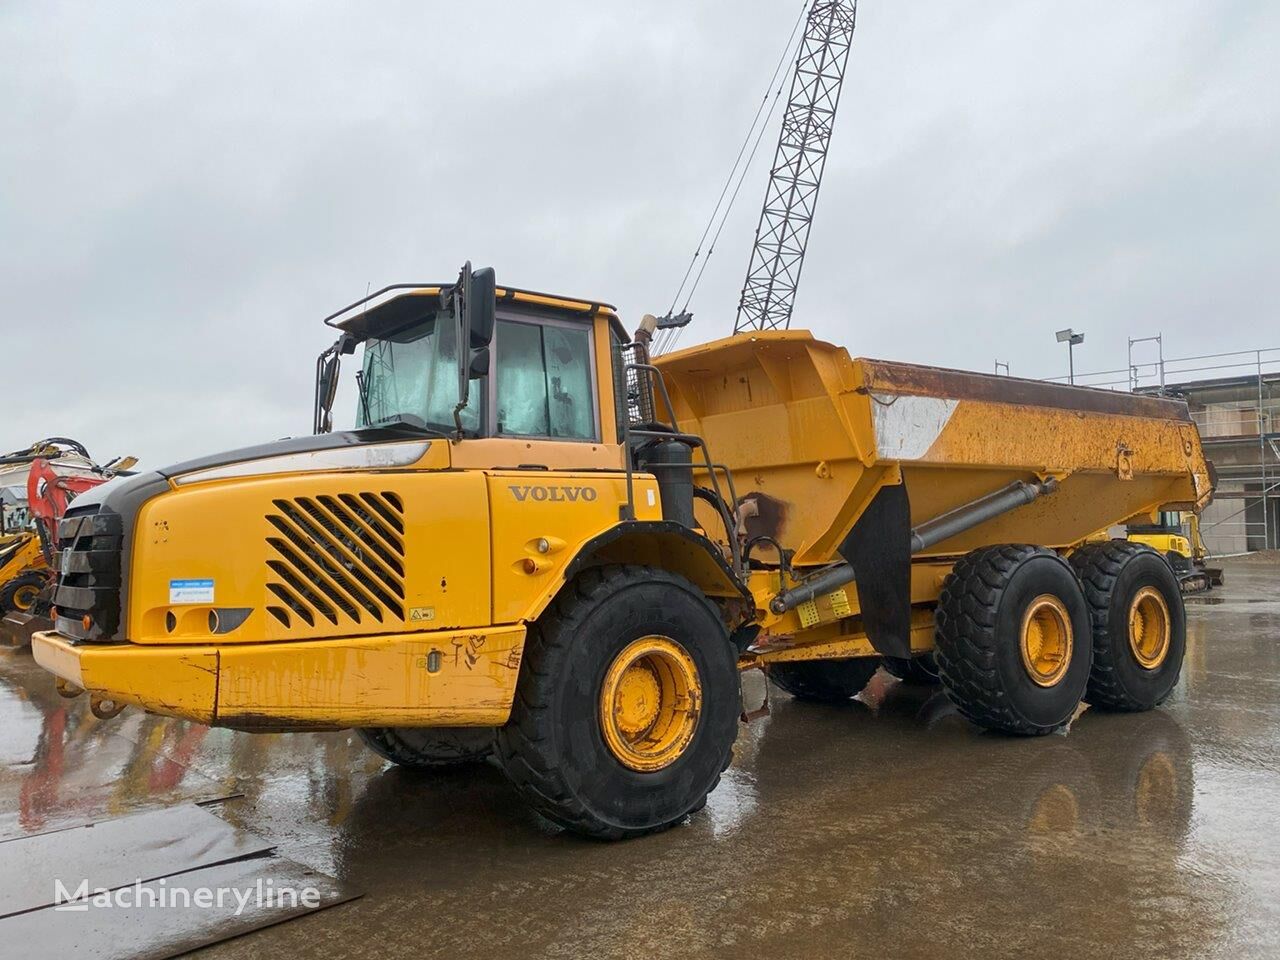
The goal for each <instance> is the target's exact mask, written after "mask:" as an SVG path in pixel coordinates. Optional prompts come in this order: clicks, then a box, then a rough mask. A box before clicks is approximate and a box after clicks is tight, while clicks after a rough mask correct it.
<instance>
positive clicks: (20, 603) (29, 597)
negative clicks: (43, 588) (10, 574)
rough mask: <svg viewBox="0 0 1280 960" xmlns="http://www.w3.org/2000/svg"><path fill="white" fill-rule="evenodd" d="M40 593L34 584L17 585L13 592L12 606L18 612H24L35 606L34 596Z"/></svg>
mask: <svg viewBox="0 0 1280 960" xmlns="http://www.w3.org/2000/svg"><path fill="white" fill-rule="evenodd" d="M39 595H40V588H39V587H37V586H34V585H28V584H24V585H22V586H20V587H18V589H17V590H15V591H14V593H13V606H14V608H15V609H16V610H17V611H18V612H19V613H26V612H27V611H28V610H30V609H31V608H32V607H33V606H35V602H36V597H38V596H39Z"/></svg>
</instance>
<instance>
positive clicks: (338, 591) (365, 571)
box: [266, 492, 404, 627]
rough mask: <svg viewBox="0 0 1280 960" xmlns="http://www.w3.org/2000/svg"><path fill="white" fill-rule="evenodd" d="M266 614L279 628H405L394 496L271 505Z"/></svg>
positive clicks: (399, 519)
mask: <svg viewBox="0 0 1280 960" xmlns="http://www.w3.org/2000/svg"><path fill="white" fill-rule="evenodd" d="M271 503H272V506H273V507H274V508H275V509H274V510H273V511H272V512H271V513H268V514H267V518H266V519H267V522H268V523H269V524H271V526H272V527H274V528H275V531H276V532H275V534H273V535H271V536H268V537H267V546H268V547H269V548H270V551H269V555H268V560H267V567H268V569H269V571H270V573H269V575H268V577H267V590H268V591H269V592H270V593H271V595H272V596H273V597H274V598H275V600H276V601H278V603H273V604H271V605H270V606H268V607H267V613H269V614H270V615H271V616H272V617H274V618H275V619H276V620H277V621H279V622H280V623H281V624H283V625H284V626H286V627H292V626H295V625H297V623H298V621H301V623H305V624H306V625H307V626H309V627H312V626H315V625H316V624H319V623H324V622H327V623H329V624H330V625H332V626H337V625H338V624H340V623H356V624H359V623H364V622H366V618H368V619H371V620H374V621H377V622H378V623H384V622H386V621H388V620H399V621H401V622H403V621H404V505H403V503H402V502H401V500H400V498H399V496H397V495H396V494H394V493H389V492H383V493H339V494H333V495H329V494H321V495H319V496H314V497H295V498H293V499H289V500H283V499H282V500H272V501H271Z"/></svg>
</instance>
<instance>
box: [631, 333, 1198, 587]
mask: <svg viewBox="0 0 1280 960" xmlns="http://www.w3.org/2000/svg"><path fill="white" fill-rule="evenodd" d="M656 365H657V366H658V368H659V369H660V370H661V373H662V376H663V379H664V381H665V383H666V385H667V388H668V390H669V392H670V395H671V400H672V404H673V406H674V408H675V411H674V412H675V415H676V417H677V419H678V422H679V426H680V428H681V429H682V430H685V431H688V432H691V433H697V434H701V435H702V436H703V437H704V438H705V439H706V441H707V444H708V446H709V448H710V450H711V453H712V455H713V456H714V457H715V459H716V460H717V461H719V462H721V463H723V464H725V465H726V466H727V467H728V468H729V470H730V471H731V472H732V473H733V477H734V481H735V485H736V488H737V493H738V496H739V497H740V498H742V499H744V500H748V501H755V504H754V506H753V507H752V508H751V511H750V512H753V513H754V514H755V515H754V517H752V518H751V519H750V520H749V521H748V532H749V533H750V534H751V535H752V536H757V535H767V536H772V537H775V538H776V539H778V540H779V541H780V542H781V544H782V545H783V546H784V547H786V548H788V549H791V550H794V551H796V556H795V561H796V563H798V564H814V563H825V562H828V561H831V560H833V559H837V555H836V546H837V545H838V544H839V543H840V542H841V540H842V539H843V538H844V537H845V535H846V534H847V533H848V532H849V530H850V529H851V528H852V526H853V524H854V522H855V521H856V520H857V518H858V516H859V515H860V514H861V512H862V510H863V508H864V507H865V506H866V505H867V503H869V502H870V500H871V498H872V497H873V496H874V495H875V493H876V491H877V490H879V489H880V487H881V486H883V485H885V484H887V483H897V482H898V481H899V479H901V481H902V482H903V483H905V485H906V489H907V494H908V497H909V499H910V504H911V522H912V524H913V525H916V524H919V523H922V522H923V521H926V520H929V519H932V518H934V517H937V516H939V515H941V514H943V513H946V512H947V511H949V510H952V509H955V508H957V507H960V506H961V505H963V504H966V503H969V502H971V501H973V500H975V499H977V498H979V497H982V496H984V495H985V494H989V493H991V492H993V491H995V490H998V489H1000V488H1001V487H1004V486H1005V485H1007V484H1009V483H1011V482H1013V481H1016V480H1034V479H1036V478H1041V479H1043V478H1046V477H1050V476H1051V477H1055V478H1056V479H1057V480H1058V481H1059V486H1058V489H1057V492H1055V493H1054V494H1053V495H1052V496H1048V497H1042V498H1040V499H1038V500H1036V501H1034V502H1032V503H1029V504H1027V505H1025V506H1023V507H1020V508H1018V509H1016V510H1013V511H1011V512H1009V513H1006V514H1003V515H1001V516H999V517H996V518H995V519H993V520H990V521H987V522H986V523H983V524H981V525H979V526H977V527H974V528H972V529H969V530H967V531H965V532H964V533H961V534H958V535H956V536H954V537H951V538H950V539H947V540H944V541H942V542H940V543H937V544H936V545H934V546H933V547H931V548H930V549H929V550H928V551H926V554H927V555H954V554H959V553H963V552H965V551H967V550H969V549H971V548H973V547H975V546H980V545H982V544H988V543H1016V542H1025V543H1037V544H1043V545H1046V546H1051V547H1058V548H1065V547H1070V546H1073V545H1075V544H1078V543H1080V542H1081V541H1083V540H1084V539H1085V538H1086V537H1088V536H1089V535H1090V534H1094V533H1096V532H1098V531H1099V530H1104V529H1106V528H1107V527H1109V526H1111V525H1113V524H1118V523H1123V522H1125V521H1126V520H1128V519H1130V518H1132V517H1137V516H1141V515H1146V514H1149V513H1150V512H1151V511H1153V510H1158V509H1162V508H1164V509H1198V508H1199V507H1201V506H1203V504H1204V503H1205V502H1207V500H1208V498H1209V496H1210V494H1211V492H1212V490H1211V482H1210V478H1209V472H1208V467H1207V465H1206V463H1205V459H1204V455H1203V452H1202V451H1201V447H1200V438H1199V435H1198V434H1197V432H1196V428H1195V425H1194V424H1193V423H1192V422H1191V418H1190V416H1189V415H1188V413H1187V408H1186V405H1185V404H1184V403H1182V402H1180V401H1174V400H1166V399H1162V398H1158V397H1147V396H1136V395H1132V394H1127V393H1118V392H1113V391H1108V390H1097V389H1091V388H1085V387H1070V386H1063V385H1059V384H1052V383H1045V382H1042V381H1035V380H1023V379H1018V378H1014V377H1000V376H991V375H984V374H977V373H969V372H964V371H959V370H945V369H938V368H934V367H922V366H915V365H911V364H904V363H891V362H886V361H882V360H866V359H853V358H851V357H850V356H849V354H848V352H847V351H846V350H845V349H844V348H842V347H837V346H835V345H833V344H830V343H824V342H822V341H820V340H815V339H814V338H813V337H812V335H811V334H809V333H808V332H807V331H800V330H789V331H777V332H768V333H758V334H753V335H750V336H743V335H740V336H736V337H732V338H728V339H724V340H718V341H714V342H712V343H708V344H704V345H701V346H697V347H693V348H691V349H688V350H682V351H680V352H678V353H673V354H669V355H667V356H664V357H661V358H659V359H658V360H657V361H656ZM708 522H709V523H710V521H708ZM709 528H710V527H709Z"/></svg>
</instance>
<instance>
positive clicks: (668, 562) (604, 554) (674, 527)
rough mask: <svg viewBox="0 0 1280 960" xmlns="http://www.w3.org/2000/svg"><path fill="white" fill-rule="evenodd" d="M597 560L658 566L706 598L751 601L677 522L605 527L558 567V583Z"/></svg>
mask: <svg viewBox="0 0 1280 960" xmlns="http://www.w3.org/2000/svg"><path fill="white" fill-rule="evenodd" d="M599 563H638V564H641V565H643V566H647V567H659V568H661V569H663V570H668V571H670V572H672V573H678V574H680V575H681V576H682V577H685V578H687V579H688V580H690V581H691V582H692V583H693V584H694V585H695V586H696V587H698V589H699V590H701V591H702V592H703V593H705V594H706V595H707V596H709V597H717V598H721V599H730V600H746V601H748V602H751V591H750V590H748V589H747V586H746V584H744V583H743V582H742V581H741V580H740V579H739V578H738V576H737V574H735V573H734V572H733V568H732V567H730V566H729V564H728V563H727V562H726V561H725V559H724V556H723V555H722V554H721V553H720V550H719V548H717V547H716V545H715V544H714V543H712V542H711V541H710V540H708V539H707V538H706V537H704V536H703V535H702V534H700V533H698V532H697V531H695V530H690V529H689V528H688V527H686V526H683V525H681V524H679V523H671V522H669V521H666V520H625V521H623V522H621V523H619V524H617V525H616V526H613V527H610V528H609V529H608V530H606V531H604V532H603V533H601V534H598V535H596V536H595V537H593V538H592V539H590V540H588V541H586V542H585V543H583V544H582V546H581V547H580V548H579V550H578V553H577V555H576V556H575V557H574V558H573V560H571V561H570V562H569V564H568V565H567V566H566V567H565V568H564V574H563V578H562V585H563V584H564V583H568V582H569V581H570V580H572V579H573V578H574V577H575V576H577V575H578V574H579V573H580V572H582V571H583V570H585V569H586V568H587V567H589V566H592V565H594V564H599ZM556 592H559V591H558V590H557V591H556ZM538 613H541V610H539V611H538Z"/></svg>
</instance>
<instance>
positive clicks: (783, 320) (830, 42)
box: [733, 0, 858, 333]
mask: <svg viewBox="0 0 1280 960" xmlns="http://www.w3.org/2000/svg"><path fill="white" fill-rule="evenodd" d="M857 6H858V4H857V0H814V3H813V6H812V7H810V8H809V14H808V17H807V19H806V21H805V28H804V37H803V39H802V40H801V43H800V50H799V53H798V55H797V57H796V69H795V74H794V75H793V77H792V79H791V94H790V97H789V98H788V101H787V109H786V112H785V113H784V114H783V117H782V133H781V135H780V136H779V138H778V149H777V153H776V154H775V155H774V159H773V167H772V169H771V170H770V173H769V186H768V187H767V188H766V189H765V195H764V208H763V209H762V210H761V211H760V222H759V224H758V225H757V226H756V241H755V246H754V247H753V248H752V250H751V261H750V263H749V265H748V267H747V279H746V282H745V283H744V284H743V287H742V297H741V299H740V300H739V301H738V316H737V319H736V320H735V322H734V325H733V332H734V333H740V332H742V331H744V330H780V329H786V328H787V327H789V326H790V325H791V308H792V306H793V304H794V302H795V295H796V287H797V286H798V285H799V283H800V269H801V267H802V266H804V252H805V245H806V244H807V243H808V240H809V228H810V226H811V225H812V224H813V212H814V207H815V205H816V204H817V200H818V187H819V186H820V185H821V183H822V170H823V167H824V166H825V165H826V160H827V147H828V145H829V144H830V142H831V129H832V127H833V125H834V123H835V117H836V107H837V106H838V105H839V102H840V87H841V85H842V84H843V82H844V71H845V65H846V64H847V63H848V60H849V46H850V44H851V42H852V40H853V27H854V20H855V16H856V13H857Z"/></svg>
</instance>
